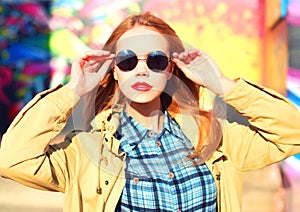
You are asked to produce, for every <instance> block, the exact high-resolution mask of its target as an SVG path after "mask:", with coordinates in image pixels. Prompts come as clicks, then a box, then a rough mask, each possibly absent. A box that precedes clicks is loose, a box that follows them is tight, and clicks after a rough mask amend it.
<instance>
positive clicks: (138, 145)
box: [116, 111, 217, 212]
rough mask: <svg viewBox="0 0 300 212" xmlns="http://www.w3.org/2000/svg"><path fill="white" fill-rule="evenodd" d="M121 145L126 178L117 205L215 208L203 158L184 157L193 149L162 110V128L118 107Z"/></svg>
mask: <svg viewBox="0 0 300 212" xmlns="http://www.w3.org/2000/svg"><path fill="white" fill-rule="evenodd" d="M120 117H121V120H120V121H121V123H120V126H121V127H120V128H119V130H118V132H117V136H118V138H119V139H120V142H121V144H120V150H121V151H125V152H126V155H127V160H126V164H127V167H126V171H125V175H126V184H125V187H124V189H123V192H122V195H121V198H120V200H119V203H118V205H117V208H116V211H209V212H211V211H216V210H217V209H216V208H217V190H216V185H215V182H214V179H213V176H212V175H211V173H210V171H209V170H208V168H207V166H206V165H205V164H203V165H199V166H194V165H193V164H192V162H191V161H189V160H187V155H188V154H189V153H190V152H191V151H192V150H193V146H192V145H191V142H190V141H189V140H188V138H186V137H185V136H184V135H183V133H182V131H181V129H180V127H179V126H178V124H177V123H176V122H175V121H174V120H172V119H171V117H170V116H169V115H168V113H167V112H165V119H164V125H163V129H162V131H161V132H160V133H159V134H157V133H155V132H153V131H151V130H148V129H146V128H145V127H144V126H143V125H141V124H140V123H138V122H137V121H136V120H134V119H133V118H132V117H130V116H129V115H128V114H127V113H126V112H125V111H123V112H121V115H120Z"/></svg>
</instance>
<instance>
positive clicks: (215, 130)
mask: <svg viewBox="0 0 300 212" xmlns="http://www.w3.org/2000/svg"><path fill="white" fill-rule="evenodd" d="M135 26H146V27H149V28H150V29H153V30H154V31H157V32H159V33H160V34H162V35H163V36H165V37H166V39H167V42H168V44H169V51H170V52H169V55H172V53H173V52H178V53H180V52H182V51H184V46H183V44H182V42H181V40H180V39H179V37H178V36H177V34H176V32H175V31H174V30H173V29H172V28H171V27H170V26H169V25H168V24H167V23H166V22H165V21H163V20H162V19H160V18H158V17H156V16H154V15H152V14H151V13H150V12H145V13H141V14H138V15H131V16H129V17H127V18H126V19H124V20H123V21H122V22H121V23H120V24H119V26H118V27H117V28H116V29H115V30H114V31H113V32H112V34H111V36H110V37H109V39H108V40H107V42H106V43H105V44H104V47H103V49H104V50H107V51H110V52H112V53H116V43H117V41H118V40H119V39H120V37H121V36H122V35H123V34H124V33H125V32H127V31H128V30H130V29H132V28H134V27H135ZM112 68H113V67H111V69H112ZM117 88H118V84H117V82H116V81H115V79H114V77H113V73H112V71H109V72H108V73H107V74H106V76H105V77H104V79H103V80H102V81H101V84H100V86H99V88H98V91H97V96H96V108H95V109H96V114H97V113H100V112H101V111H104V110H106V109H109V108H111V107H112V104H113V103H112V99H113V96H114V94H115V92H116V90H117ZM175 93H176V94H177V96H178V98H180V100H179V99H178V98H177V99H176V97H175V96H176V95H175ZM187 94H189V95H187ZM199 94H200V86H199V85H197V84H195V83H194V82H193V81H191V80H190V79H188V78H187V77H186V76H185V74H184V73H183V72H182V71H181V70H180V69H179V68H178V67H177V66H176V65H175V64H173V76H172V78H171V79H170V80H169V81H168V83H167V85H166V88H165V92H163V93H162V94H161V100H162V105H163V107H164V108H165V109H168V111H169V112H170V113H172V114H178V113H182V111H188V112H189V113H191V112H192V114H193V115H194V116H197V117H195V120H196V121H197V122H198V126H199V141H198V144H197V146H196V149H195V153H193V154H191V155H190V157H191V158H195V157H198V156H199V157H203V155H201V154H200V153H201V150H202V148H203V144H204V141H206V140H207V141H208V142H213V143H215V142H219V140H220V136H221V135H220V133H221V130H220V125H219V123H218V122H217V120H216V119H215V118H214V116H213V115H212V112H211V111H204V110H201V109H200V107H199V105H198V104H199V98H200V96H199ZM195 110H196V111H195ZM206 159H207V158H206Z"/></svg>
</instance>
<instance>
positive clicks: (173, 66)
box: [168, 62, 176, 80]
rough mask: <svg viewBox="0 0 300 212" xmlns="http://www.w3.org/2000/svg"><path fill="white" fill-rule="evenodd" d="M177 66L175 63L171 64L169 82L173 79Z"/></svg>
mask: <svg viewBox="0 0 300 212" xmlns="http://www.w3.org/2000/svg"><path fill="white" fill-rule="evenodd" d="M175 65H176V64H175V63H173V62H171V64H170V71H169V76H168V80H169V79H171V77H172V75H173V71H174V68H175Z"/></svg>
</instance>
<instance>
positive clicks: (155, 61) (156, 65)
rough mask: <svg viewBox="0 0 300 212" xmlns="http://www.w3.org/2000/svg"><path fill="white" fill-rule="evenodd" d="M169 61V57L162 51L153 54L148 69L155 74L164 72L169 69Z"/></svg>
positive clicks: (148, 59)
mask: <svg viewBox="0 0 300 212" xmlns="http://www.w3.org/2000/svg"><path fill="white" fill-rule="evenodd" d="M168 63H169V59H168V57H167V55H166V54H165V53H163V52H161V51H155V52H151V53H150V54H149V56H148V58H147V65H148V67H149V68H150V69H151V70H152V71H155V72H160V71H163V70H165V69H166V68H167V66H168Z"/></svg>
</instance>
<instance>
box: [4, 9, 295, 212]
mask: <svg viewBox="0 0 300 212" xmlns="http://www.w3.org/2000/svg"><path fill="white" fill-rule="evenodd" d="M200 87H205V88H207V89H210V90H211V91H212V92H214V93H215V94H216V95H218V96H220V97H221V98H222V99H223V100H224V101H225V102H226V103H228V104H229V105H231V106H232V107H234V108H235V109H236V110H237V111H238V112H239V113H241V114H242V115H244V116H245V117H247V118H248V120H249V123H250V125H249V126H243V125H239V124H237V123H228V122H227V121H226V120H221V118H217V117H215V113H214V112H213V111H204V110H201V109H200V108H201V105H199V102H200V101H199V100H200V96H199V91H200ZM94 94H95V95H94ZM83 96H89V97H88V99H89V100H90V104H89V105H87V107H86V109H85V110H84V112H85V113H86V114H85V115H84V118H85V119H86V120H88V123H89V124H90V127H91V128H90V129H89V130H86V131H81V132H79V131H72V132H71V133H69V134H68V135H67V136H65V138H64V141H63V142H61V143H59V144H54V145H50V144H49V143H50V142H51V141H52V140H53V139H54V138H55V136H57V135H58V134H59V133H60V132H61V131H62V129H63V128H64V127H65V125H66V122H67V120H68V119H69V117H70V116H71V114H72V111H73V109H74V108H75V107H76V105H78V103H79V101H80V99H82V98H83ZM94 96H95V100H94ZM93 101H95V102H93ZM91 111H92V113H91ZM88 114H92V115H88ZM93 116H95V117H94V118H93ZM91 118H92V119H91ZM299 118H300V114H299V112H298V111H297V109H296V108H295V107H294V106H293V105H292V104H291V103H290V102H288V100H287V99H286V98H284V97H283V96H281V95H279V94H277V93H275V92H274V91H271V90H269V89H266V88H263V87H259V86H257V85H254V84H251V83H249V82H246V81H245V80H243V79H236V80H231V79H229V78H227V77H226V76H224V75H223V74H222V72H221V71H220V70H219V68H218V66H217V65H216V64H215V63H214V62H213V60H212V59H211V58H210V57H209V56H208V55H206V54H205V53H204V52H202V51H200V50H197V49H187V50H185V49H184V47H183V45H182V43H181V41H180V40H179V38H178V36H177V35H176V33H175V32H174V30H173V29H172V28H170V26H169V25H168V24H166V23H165V22H164V21H162V20H161V19H159V18H157V17H155V16H153V15H152V14H150V13H142V14H139V15H132V16H129V17H128V18H126V19H125V20H124V21H123V22H122V23H121V24H120V25H119V26H118V27H117V28H116V29H115V31H114V32H113V33H112V35H111V36H110V38H109V39H108V41H107V43H106V44H105V45H104V48H103V50H92V51H89V52H86V53H85V54H83V55H81V56H79V57H78V58H77V59H76V60H75V61H74V62H73V64H72V69H71V78H70V81H69V82H68V83H67V84H66V85H65V86H58V87H57V88H53V89H50V90H47V91H45V92H43V93H41V94H39V95H37V96H36V97H35V98H34V99H33V100H32V101H31V102H30V103H29V104H28V105H27V106H26V107H25V108H24V109H23V110H22V111H21V112H20V114H19V115H18V116H17V117H16V118H15V120H14V121H13V123H12V124H11V126H10V127H9V129H8V131H7V133H6V134H5V135H4V137H3V142H2V145H1V149H0V167H1V169H0V170H1V173H2V174H3V175H4V176H6V177H9V178H11V179H13V180H15V181H18V182H20V183H22V184H24V185H27V186H31V187H33V188H38V189H46V190H53V191H60V192H64V193H65V204H64V210H65V211H152V210H153V211H154V210H159V211H216V210H218V211H240V210H241V192H242V188H241V173H242V171H245V170H253V169H258V168H261V167H264V166H267V165H269V164H272V163H275V162H278V161H280V160H283V159H285V158H286V157H288V156H290V155H292V154H295V153H298V152H300V147H299V137H300V127H299V125H298V124H297V123H296V120H299Z"/></svg>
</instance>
